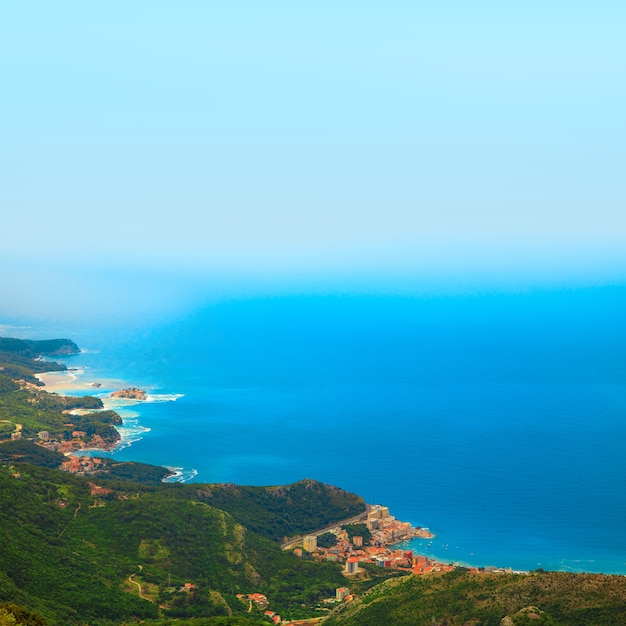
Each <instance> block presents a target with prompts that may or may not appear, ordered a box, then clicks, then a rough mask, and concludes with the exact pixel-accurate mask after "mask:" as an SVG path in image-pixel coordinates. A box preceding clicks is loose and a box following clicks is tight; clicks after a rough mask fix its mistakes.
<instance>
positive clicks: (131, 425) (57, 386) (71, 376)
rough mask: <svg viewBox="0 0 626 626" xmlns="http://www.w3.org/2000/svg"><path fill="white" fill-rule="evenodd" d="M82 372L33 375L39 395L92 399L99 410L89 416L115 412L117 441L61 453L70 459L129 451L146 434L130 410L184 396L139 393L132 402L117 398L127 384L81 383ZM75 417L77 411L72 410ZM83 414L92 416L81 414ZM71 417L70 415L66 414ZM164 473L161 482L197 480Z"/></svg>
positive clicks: (179, 471)
mask: <svg viewBox="0 0 626 626" xmlns="http://www.w3.org/2000/svg"><path fill="white" fill-rule="evenodd" d="M86 371H87V370H86V368H82V367H73V368H68V369H67V370H63V371H54V372H41V373H38V374H36V375H35V377H36V378H37V380H39V381H40V382H41V383H42V385H43V387H42V388H41V389H42V390H43V391H45V392H47V393H56V394H58V395H62V396H77V397H80V396H82V395H85V396H93V397H96V398H99V399H100V400H101V401H102V404H103V408H102V409H96V410H95V411H93V412H98V411H100V410H102V411H115V412H116V413H117V414H118V415H119V416H120V417H121V419H122V424H117V425H113V428H115V430H116V431H117V433H118V435H119V439H118V440H117V441H115V442H114V443H111V444H110V445H109V444H106V443H105V444H104V445H102V444H99V445H95V446H87V445H86V446H84V447H80V448H77V449H73V450H67V451H64V452H63V454H65V456H66V457H67V458H68V459H70V458H72V457H75V458H79V459H80V458H81V457H98V455H99V454H100V455H103V456H104V457H106V458H109V459H113V458H114V455H115V453H116V452H118V451H120V450H124V449H126V448H129V447H131V446H132V445H133V444H134V443H136V442H137V441H140V440H141V439H142V438H143V435H144V434H145V433H148V432H150V428H149V427H147V426H142V425H141V424H140V423H139V419H138V418H139V417H140V413H139V412H137V411H134V410H133V407H137V406H138V405H141V404H145V403H151V402H157V403H160V402H168V401H176V400H178V399H179V398H181V397H182V396H183V395H184V394H175V393H171V394H163V393H161V394H155V393H150V392H149V391H143V393H144V394H145V395H144V397H143V398H132V397H126V396H124V395H114V394H120V393H121V392H123V391H124V390H126V389H128V388H131V387H132V385H130V384H129V383H128V382H127V381H124V380H121V379H116V378H99V379H97V380H89V379H85V378H84V377H85V374H86ZM76 411H77V413H76V414H78V412H79V411H82V410H81V409H77V410H76ZM85 412H87V413H89V412H92V411H91V410H87V409H86V410H85ZM69 413H70V414H71V413H72V412H71V411H70V412H69ZM162 467H164V468H165V469H167V470H169V471H170V475H169V476H167V477H166V478H165V479H163V482H181V483H183V482H188V481H189V480H192V479H193V478H194V477H195V476H197V474H198V472H197V470H196V469H186V468H184V467H171V466H169V465H163V466H162Z"/></svg>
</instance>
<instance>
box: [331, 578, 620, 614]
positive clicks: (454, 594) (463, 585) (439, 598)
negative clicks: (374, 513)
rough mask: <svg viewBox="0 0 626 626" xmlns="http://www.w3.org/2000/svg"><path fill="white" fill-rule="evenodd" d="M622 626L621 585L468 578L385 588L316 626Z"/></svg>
mask: <svg viewBox="0 0 626 626" xmlns="http://www.w3.org/2000/svg"><path fill="white" fill-rule="evenodd" d="M364 624H372V625H378V624H380V625H389V626H391V625H393V626H416V625H419V626H421V625H424V626H426V625H428V626H468V625H472V626H522V625H525V626H531V625H532V626H624V624H626V577H624V576H605V575H603V574H569V573H566V572H543V571H539V572H532V573H529V574H512V573H511V574H507V573H488V572H468V571H464V570H462V569H457V570H455V571H453V572H449V573H447V574H437V573H435V574H430V575H427V576H408V577H404V578H401V579H393V580H388V581H386V582H384V583H382V584H380V585H378V586H376V587H374V588H373V589H371V590H370V591H369V592H368V593H366V594H364V595H363V596H362V597H361V598H359V599H358V600H356V601H355V602H351V603H350V604H346V605H343V606H342V607H341V608H340V609H338V610H336V611H335V613H334V614H333V615H331V616H330V617H329V618H328V620H326V621H324V626H363V625H364Z"/></svg>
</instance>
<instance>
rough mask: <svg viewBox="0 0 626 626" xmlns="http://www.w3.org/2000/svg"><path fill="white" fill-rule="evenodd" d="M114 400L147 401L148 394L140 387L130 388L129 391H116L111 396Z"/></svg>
mask: <svg viewBox="0 0 626 626" xmlns="http://www.w3.org/2000/svg"><path fill="white" fill-rule="evenodd" d="M111 397H112V398H125V399H127V400H147V399H148V394H147V393H146V392H145V391H144V390H143V389H139V388H138V387H128V388H127V389H120V390H119V391H114V392H113V393H112V394H111Z"/></svg>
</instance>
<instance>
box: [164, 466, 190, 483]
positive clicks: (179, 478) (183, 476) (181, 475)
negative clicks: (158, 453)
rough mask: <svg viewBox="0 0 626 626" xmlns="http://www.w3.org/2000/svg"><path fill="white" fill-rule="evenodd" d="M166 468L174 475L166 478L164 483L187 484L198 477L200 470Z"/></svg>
mask: <svg viewBox="0 0 626 626" xmlns="http://www.w3.org/2000/svg"><path fill="white" fill-rule="evenodd" d="M166 467H167V469H168V470H170V472H174V473H173V474H172V475H171V476H167V477H166V478H164V479H163V482H164V483H186V482H188V481H190V480H192V479H193V478H195V477H196V476H197V475H198V470H195V469H190V470H186V469H185V468H184V467H169V466H166Z"/></svg>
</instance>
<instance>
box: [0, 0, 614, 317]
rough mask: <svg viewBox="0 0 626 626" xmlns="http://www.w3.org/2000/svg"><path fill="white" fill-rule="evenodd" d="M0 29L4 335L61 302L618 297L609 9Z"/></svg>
mask: <svg viewBox="0 0 626 626" xmlns="http://www.w3.org/2000/svg"><path fill="white" fill-rule="evenodd" d="M1 13H2V16H1V18H0V75H1V76H2V87H3V89H2V91H3V97H2V98H1V99H0V134H1V137H2V138H1V140H0V177H1V181H0V182H1V184H0V229H1V230H0V232H1V235H0V239H1V242H2V244H1V246H0V290H1V296H2V297H1V298H0V300H1V303H0V315H2V314H23V313H24V312H25V311H27V310H29V309H31V308H33V307H37V306H41V302H42V299H43V298H44V297H45V298H49V297H51V296H52V295H53V294H55V293H58V292H59V291H60V290H62V289H64V288H65V287H66V286H68V285H69V286H73V287H74V288H75V289H80V290H83V291H88V290H90V289H91V290H92V292H93V293H92V296H93V297H95V293H96V291H97V292H99V293H100V298H101V299H102V300H105V299H107V298H109V296H110V295H111V294H112V293H121V294H122V295H123V296H124V297H131V296H132V295H133V294H137V293H141V294H142V296H141V297H142V298H143V299H144V300H146V301H150V302H152V303H158V302H159V301H161V300H163V299H165V300H168V301H170V302H171V301H175V300H177V299H179V298H183V295H182V294H183V293H187V294H189V293H191V292H192V291H194V289H192V288H191V285H196V286H197V285H200V284H201V285H204V286H205V287H204V289H206V290H208V291H210V290H211V289H213V290H219V289H222V290H224V289H225V288H226V287H225V286H226V285H228V288H229V289H231V290H232V291H233V292H234V291H237V290H240V291H241V292H246V291H257V292H263V291H264V290H266V291H267V290H271V289H276V288H277V285H278V286H280V285H282V288H285V289H289V288H291V289H294V288H306V289H310V290H313V291H315V290H324V289H339V290H341V289H345V290H351V289H352V290H356V291H359V290H365V291H367V290H377V289H383V290H384V289H387V290H392V291H393V290H400V291H401V290H405V291H406V290H409V291H410V290H411V289H418V288H433V286H434V285H447V286H448V287H449V288H459V286H462V285H468V284H492V285H496V284H497V285H500V286H502V285H507V284H522V283H524V284H568V283H577V282H580V283H585V282H586V283H611V284H615V283H623V282H625V281H626V190H625V182H624V171H626V129H625V124H626V122H625V121H624V120H625V117H624V114H623V112H624V111H625V110H626V97H625V96H626V83H625V82H624V80H623V77H624V74H625V72H624V70H625V67H624V66H625V64H626V39H624V37H623V25H624V23H625V19H624V18H626V5H624V3H622V2H617V1H611V2H609V1H606V0H598V1H596V2H593V3H592V2H589V1H586V2H582V1H576V0H574V1H571V2H567V3H566V2H564V1H551V0H546V1H542V2H539V1H536V0H530V1H525V2H521V1H515V0H513V1H512V2H506V3H503V2H489V1H478V2H459V1H450V0H443V1H442V2H436V3H435V2H421V1H420V0H414V1H412V2H408V1H400V0H386V1H385V2H382V1H380V0H379V1H376V2H373V1H371V0H370V1H368V0H363V1H360V2H352V1H344V0H334V1H332V2H331V1H328V0H316V2H279V1H272V2H269V1H265V0H256V1H254V2H252V1H247V0H229V1H228V2H226V1H217V0H215V1H210V0H209V1H207V0H203V1H200V0H197V1H193V0H181V1H179V2H175V3H174V2H165V1H160V0H151V1H150V2H147V1H140V0H137V1H128V0H126V1H119V0H110V1H108V2H106V3H94V2H91V3H85V2H78V1H76V2H71V1H68V0H59V1H58V2H54V3H51V2H44V1H37V0H24V1H23V2H19V3H10V6H4V7H3V8H2V11H1ZM154 277H159V281H160V282H159V286H160V289H161V291H159V292H157V291H155V290H154V289H150V288H149V287H148V285H149V283H150V281H151V280H152V279H154ZM420 286H421V287H420ZM428 286H430V287H428ZM142 289H143V291H142ZM196 290H197V289H196ZM59 306H60V304H59Z"/></svg>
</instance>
